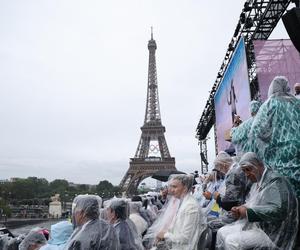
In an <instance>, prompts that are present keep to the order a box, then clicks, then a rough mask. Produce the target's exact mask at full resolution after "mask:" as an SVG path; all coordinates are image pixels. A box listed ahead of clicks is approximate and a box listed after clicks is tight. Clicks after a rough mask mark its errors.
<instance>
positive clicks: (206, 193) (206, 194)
mask: <svg viewBox="0 0 300 250" xmlns="http://www.w3.org/2000/svg"><path fill="white" fill-rule="evenodd" d="M203 196H204V197H205V198H206V199H207V200H210V199H211V192H209V191H205V192H204V193H203Z"/></svg>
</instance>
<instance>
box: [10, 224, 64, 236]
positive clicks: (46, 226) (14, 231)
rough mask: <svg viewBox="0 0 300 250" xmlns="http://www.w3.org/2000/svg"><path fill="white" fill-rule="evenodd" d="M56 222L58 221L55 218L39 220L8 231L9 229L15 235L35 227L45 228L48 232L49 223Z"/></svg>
mask: <svg viewBox="0 0 300 250" xmlns="http://www.w3.org/2000/svg"><path fill="white" fill-rule="evenodd" d="M58 222H59V221H57V220H51V221H46V222H41V223H38V224H34V225H24V226H22V227H19V228H14V229H9V231H11V232H12V233H13V234H14V235H15V236H17V235H20V234H26V233H28V232H29V231H30V230H31V229H33V228H35V227H40V228H47V229H48V230H49V232H50V228H51V225H53V224H56V223H58Z"/></svg>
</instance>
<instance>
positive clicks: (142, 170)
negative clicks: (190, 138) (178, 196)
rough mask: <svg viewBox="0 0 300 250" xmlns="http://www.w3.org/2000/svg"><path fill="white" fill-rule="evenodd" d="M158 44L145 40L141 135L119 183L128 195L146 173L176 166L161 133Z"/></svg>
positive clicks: (145, 176)
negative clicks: (145, 86)
mask: <svg viewBox="0 0 300 250" xmlns="http://www.w3.org/2000/svg"><path fill="white" fill-rule="evenodd" d="M156 49H157V45H156V42H155V40H154V39H153V28H152V27H151V40H149V41H148V50H149V66H148V84H147V99H146V111H145V118H144V125H143V126H142V127H141V130H142V135H141V138H140V141H139V144H138V147H137V149H136V152H135V155H134V158H131V159H130V162H129V169H128V170H127V172H126V174H125V176H124V177H123V179H122V181H121V183H120V187H121V188H122V189H123V191H125V192H126V193H127V194H128V195H132V194H134V193H136V191H137V188H138V185H139V184H140V183H141V181H142V180H143V179H145V178H147V177H150V176H152V175H153V174H154V173H155V172H157V171H159V170H176V168H175V158H174V157H171V155H170V152H169V149H168V145H167V142H166V139H165V135H164V133H165V132H166V129H165V127H164V126H163V125H162V123H161V115H160V107H159V98H158V84H157V71H156V58H155V52H156Z"/></svg>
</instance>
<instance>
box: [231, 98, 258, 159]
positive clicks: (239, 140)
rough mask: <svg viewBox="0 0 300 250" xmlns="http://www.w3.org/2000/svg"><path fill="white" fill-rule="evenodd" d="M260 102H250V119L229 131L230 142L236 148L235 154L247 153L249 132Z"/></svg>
mask: <svg viewBox="0 0 300 250" xmlns="http://www.w3.org/2000/svg"><path fill="white" fill-rule="evenodd" d="M260 105H261V102H259V101H251V102H250V113H251V117H250V118H249V119H247V120H246V121H244V122H242V123H241V124H239V122H237V123H235V124H237V125H236V126H234V127H233V128H232V129H231V142H232V143H233V144H234V146H235V148H236V153H237V154H241V153H243V152H244V153H245V152H248V148H249V138H248V136H249V132H250V129H251V126H252V123H253V120H254V117H255V115H256V114H257V112H258V110H259V107H260Z"/></svg>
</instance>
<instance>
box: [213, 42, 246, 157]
mask: <svg viewBox="0 0 300 250" xmlns="http://www.w3.org/2000/svg"><path fill="white" fill-rule="evenodd" d="M214 102H215V111H216V135H217V152H220V151H224V150H226V149H229V148H230V147H231V143H230V129H231V128H232V126H233V121H234V117H235V115H239V116H240V118H241V120H243V121H245V120H247V119H248V118H249V117H250V111H249V105H250V87H249V78H248V70H247V60H246V52H245V43H244V40H243V38H241V40H240V41H239V43H238V45H237V47H236V50H235V52H234V55H233V57H232V59H231V61H230V64H229V65H228V68H227V70H226V72H225V74H224V77H223V79H222V81H221V83H220V85H219V88H218V89H217V92H216V94H215V97H214Z"/></svg>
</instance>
